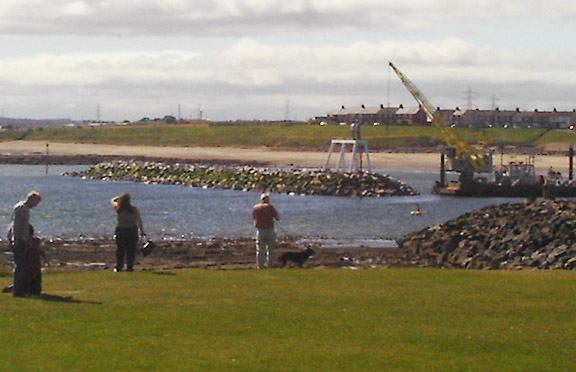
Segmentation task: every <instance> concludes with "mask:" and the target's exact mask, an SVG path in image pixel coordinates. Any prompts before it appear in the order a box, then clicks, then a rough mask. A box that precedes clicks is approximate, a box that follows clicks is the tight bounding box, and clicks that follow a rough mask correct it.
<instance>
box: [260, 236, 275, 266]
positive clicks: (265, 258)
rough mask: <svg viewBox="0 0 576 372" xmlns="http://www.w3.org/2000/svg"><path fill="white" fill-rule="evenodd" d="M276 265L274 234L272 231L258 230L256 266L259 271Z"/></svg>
mask: <svg viewBox="0 0 576 372" xmlns="http://www.w3.org/2000/svg"><path fill="white" fill-rule="evenodd" d="M275 263H276V232H275V231H274V229H258V233H257V235H256V264H257V265H258V268H259V269H264V268H265V267H268V268H269V269H271V268H273V267H274V264H275Z"/></svg>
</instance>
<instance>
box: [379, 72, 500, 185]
mask: <svg viewBox="0 0 576 372" xmlns="http://www.w3.org/2000/svg"><path fill="white" fill-rule="evenodd" d="M389 65H390V67H391V68H392V70H394V72H395V73H396V75H398V77H399V78H400V80H401V81H402V83H403V84H404V86H405V87H406V89H408V91H409V92H410V93H411V94H412V96H413V97H414V99H415V100H416V101H417V102H418V103H419V104H420V106H421V107H422V109H423V110H424V111H425V112H426V115H427V116H428V119H430V120H431V121H432V125H434V126H435V127H437V128H439V129H440V131H441V133H442V137H443V138H444V141H445V142H446V144H447V145H448V148H449V150H448V152H447V156H448V160H449V162H450V164H451V168H452V169H451V170H453V171H456V172H459V173H460V174H461V175H462V176H463V177H464V178H472V177H473V175H474V173H476V172H492V154H490V153H484V152H481V151H479V150H477V149H474V148H473V147H472V146H470V145H469V144H468V143H467V142H465V141H463V140H462V139H461V138H460V136H459V135H458V133H456V131H455V130H454V129H453V128H452V127H451V126H450V125H449V123H447V122H446V120H445V119H444V118H443V117H442V116H441V115H440V112H438V110H437V109H436V107H435V106H434V105H432V103H430V101H428V99H427V98H426V97H425V96H424V94H422V92H421V91H420V90H419V89H418V88H417V87H416V85H414V83H412V82H411V81H410V79H408V78H407V77H406V75H404V74H403V73H402V72H401V71H400V70H399V69H398V68H397V67H396V66H394V64H393V63H392V62H390V63H389Z"/></svg>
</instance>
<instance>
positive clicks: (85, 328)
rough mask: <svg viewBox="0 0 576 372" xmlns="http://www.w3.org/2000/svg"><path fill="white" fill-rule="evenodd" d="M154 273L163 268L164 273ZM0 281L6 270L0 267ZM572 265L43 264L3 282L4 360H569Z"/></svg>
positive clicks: (159, 366) (113, 363)
mask: <svg viewBox="0 0 576 372" xmlns="http://www.w3.org/2000/svg"><path fill="white" fill-rule="evenodd" d="M160 274H163V275H160ZM5 275H6V276H5V277H0V285H2V286H4V285H7V284H9V283H10V282H11V278H10V277H9V276H8V275H7V273H5ZM575 275H576V273H574V272H570V271H460V270H432V269H387V270H361V271H352V270H297V269H295V270H270V271H266V270H245V271H208V270H184V271H174V272H164V273H156V272H135V273H118V274H115V273H110V272H92V273H71V274H51V275H46V276H45V278H44V289H45V292H46V293H48V295H45V296H44V297H43V298H34V299H23V298H14V297H11V296H10V295H8V294H3V295H2V307H0V325H1V327H0V337H1V339H2V340H4V342H3V343H2V348H0V369H1V370H6V371H8V370H9V371H83V372H89V371H250V372H257V371H276V372H282V371H314V372H316V371H331V372H338V371H346V372H349V371H426V372H435V371H438V372H451V371H470V372H490V371H494V372H507V371H523V372H530V371H555V372H563V371H566V372H568V371H572V370H573V368H574V355H575V353H576V341H574V334H575V333H576V322H575V321H574V316H573V314H574V309H575V308H576V287H575V286H574V280H575V279H576V276H575Z"/></svg>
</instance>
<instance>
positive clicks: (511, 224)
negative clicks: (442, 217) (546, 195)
mask: <svg viewBox="0 0 576 372" xmlns="http://www.w3.org/2000/svg"><path fill="white" fill-rule="evenodd" d="M398 245H399V247H400V248H402V249H406V250H407V251H409V252H410V254H411V255H412V256H413V257H414V260H415V262H417V263H418V265H419V266H427V267H442V268H467V269H526V268H533V269H570V270H573V269H576V201H565V200H558V201H552V200H547V201H537V202H526V203H509V204H500V205H494V206H489V207H486V208H483V209H480V210H478V211H474V212H470V213H467V214H464V215H462V216H461V217H459V218H456V219H454V220H452V221H449V222H446V223H444V224H440V225H436V226H433V227H430V228H426V229H423V230H420V231H418V232H415V233H412V234H409V235H406V236H405V237H403V238H402V239H400V240H399V241H398Z"/></svg>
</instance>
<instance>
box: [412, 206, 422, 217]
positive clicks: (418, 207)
mask: <svg viewBox="0 0 576 372" xmlns="http://www.w3.org/2000/svg"><path fill="white" fill-rule="evenodd" d="M410 214H411V215H412V216H421V215H422V211H421V210H420V204H416V210H415V211H411V212H410Z"/></svg>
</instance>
